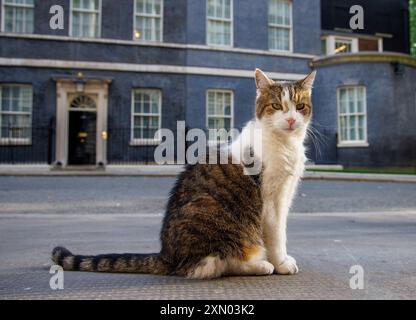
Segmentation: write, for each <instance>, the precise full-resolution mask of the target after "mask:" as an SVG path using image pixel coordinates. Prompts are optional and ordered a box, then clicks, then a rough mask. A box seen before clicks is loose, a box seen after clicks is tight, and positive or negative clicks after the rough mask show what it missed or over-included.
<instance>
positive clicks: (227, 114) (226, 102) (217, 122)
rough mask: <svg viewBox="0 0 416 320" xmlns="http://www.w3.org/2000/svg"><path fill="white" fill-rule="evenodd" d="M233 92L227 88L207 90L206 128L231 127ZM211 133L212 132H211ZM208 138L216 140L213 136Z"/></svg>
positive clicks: (226, 128) (228, 129)
mask: <svg viewBox="0 0 416 320" xmlns="http://www.w3.org/2000/svg"><path fill="white" fill-rule="evenodd" d="M233 100H234V97H233V92H232V91H228V90H208V91H207V129H208V130H209V129H216V130H219V129H225V130H227V131H230V130H231V129H232V127H233V104H234V101H233ZM211 134H212V133H211ZM211 134H210V137H209V140H210V141H212V140H216V137H215V138H214V136H211Z"/></svg>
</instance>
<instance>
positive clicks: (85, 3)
mask: <svg viewBox="0 0 416 320" xmlns="http://www.w3.org/2000/svg"><path fill="white" fill-rule="evenodd" d="M71 4H72V9H71V32H70V34H71V36H73V37H79V38H99V37H100V32H101V0H72V2H71Z"/></svg>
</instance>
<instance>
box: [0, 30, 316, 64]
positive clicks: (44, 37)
mask: <svg viewBox="0 0 416 320" xmlns="http://www.w3.org/2000/svg"><path fill="white" fill-rule="evenodd" d="M0 37H3V38H17V39H32V40H52V41H64V42H87V43H102V44H116V45H127V46H140V47H160V48H172V49H188V50H207V51H223V52H231V53H245V54H254V55H265V56H274V57H286V58H299V59H315V58H317V57H318V56H317V55H313V54H307V53H293V52H281V51H272V50H270V51H268V50H257V49H246V48H233V47H221V46H213V45H198V44H182V43H170V42H154V41H134V40H120V39H102V38H75V37H68V36H55V35H43V34H42V35H40V34H26V33H25V34H17V33H1V34H0Z"/></svg>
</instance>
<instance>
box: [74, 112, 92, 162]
mask: <svg viewBox="0 0 416 320" xmlns="http://www.w3.org/2000/svg"><path fill="white" fill-rule="evenodd" d="M96 128H97V113H96V112H80V111H70V112H69V146H68V151H69V153H68V163H69V164H70V165H95V163H96V143H97V134H96V131H97V129H96Z"/></svg>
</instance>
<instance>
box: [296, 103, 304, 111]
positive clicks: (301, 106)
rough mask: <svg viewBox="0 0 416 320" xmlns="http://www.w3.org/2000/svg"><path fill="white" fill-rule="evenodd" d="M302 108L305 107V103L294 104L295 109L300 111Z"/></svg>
mask: <svg viewBox="0 0 416 320" xmlns="http://www.w3.org/2000/svg"><path fill="white" fill-rule="evenodd" d="M303 109H305V104H304V103H298V104H297V105H296V110H298V111H301V110H303Z"/></svg>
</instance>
